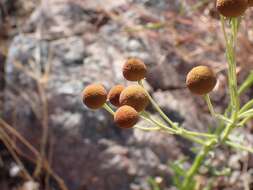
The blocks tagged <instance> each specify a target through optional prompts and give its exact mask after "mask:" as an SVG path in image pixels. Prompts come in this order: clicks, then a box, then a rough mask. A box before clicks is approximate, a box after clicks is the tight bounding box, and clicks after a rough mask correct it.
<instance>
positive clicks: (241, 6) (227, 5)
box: [216, 0, 248, 17]
mask: <svg viewBox="0 0 253 190" xmlns="http://www.w3.org/2000/svg"><path fill="white" fill-rule="evenodd" d="M247 7H248V0H217V2H216V8H217V10H218V11H219V12H220V14H222V15H223V16H225V17H238V16H241V15H242V14H243V13H244V12H245V10H246V9H247Z"/></svg>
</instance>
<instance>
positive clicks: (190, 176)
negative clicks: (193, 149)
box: [181, 140, 216, 190]
mask: <svg viewBox="0 0 253 190" xmlns="http://www.w3.org/2000/svg"><path fill="white" fill-rule="evenodd" d="M215 143H216V141H213V140H212V141H210V142H209V143H208V144H206V145H205V146H203V148H202V150H201V151H200V152H199V153H198V155H197V156H196V157H195V159H194V162H193V165H192V166H191V168H190V169H189V170H188V172H187V173H186V177H185V179H184V181H183V185H182V188H181V190H188V189H189V186H190V185H191V184H192V183H193V177H194V176H195V175H196V173H197V172H198V170H199V168H200V166H201V165H202V162H203V160H204V159H205V157H206V156H207V154H208V153H209V151H210V150H211V149H212V147H213V145H214V144H215Z"/></svg>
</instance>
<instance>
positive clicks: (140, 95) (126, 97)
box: [119, 85, 149, 112]
mask: <svg viewBox="0 0 253 190" xmlns="http://www.w3.org/2000/svg"><path fill="white" fill-rule="evenodd" d="M119 102H120V105H128V106H132V107H133V108H134V109H135V110H136V111H138V112H140V111H143V110H144V109H145V108H146V107H147V105H148V103H149V99H148V96H147V94H146V92H145V90H144V88H142V87H141V86H139V85H131V86H128V87H127V88H125V89H124V90H123V91H122V92H121V94H120V98H119Z"/></svg>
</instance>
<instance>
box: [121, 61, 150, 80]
mask: <svg viewBox="0 0 253 190" xmlns="http://www.w3.org/2000/svg"><path fill="white" fill-rule="evenodd" d="M146 74H147V67H146V65H145V64H144V63H143V61H141V60H140V59H136V58H130V59H128V60H127V61H126V63H125V64H124V66H123V76H124V77H125V79H126V80H128V81H139V80H141V79H144V78H145V76H146Z"/></svg>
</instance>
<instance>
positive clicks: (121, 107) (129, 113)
mask: <svg viewBox="0 0 253 190" xmlns="http://www.w3.org/2000/svg"><path fill="white" fill-rule="evenodd" d="M122 73H123V76H124V78H125V79H126V80H128V81H131V82H138V81H141V80H143V79H144V78H145V76H146V74H147V67H146V65H145V64H144V63H143V61H141V60H139V59H136V58H130V59H128V60H127V61H126V63H125V64H124V66H123V69H122ZM186 84H187V87H188V88H189V90H190V91H191V92H192V93H194V94H197V95H204V94H207V93H209V92H210V91H212V89H213V88H214V86H215V84H216V76H215V74H214V72H213V71H212V69H210V68H209V67H207V66H198V67H195V68H193V69H192V70H191V71H190V72H189V73H188V75H187V79H186ZM107 102H110V104H111V105H112V106H114V107H116V108H117V110H116V112H115V113H114V121H115V123H116V124H117V125H118V126H119V127H121V128H132V127H133V126H134V125H135V124H136V123H137V122H138V119H139V113H140V112H142V111H144V110H145V108H146V107H147V106H148V104H149V102H150V100H149V96H148V94H147V91H146V90H145V89H144V88H143V87H142V86H141V85H139V84H132V85H129V86H127V87H125V86H123V85H115V86H113V87H112V88H111V89H110V91H109V93H107V91H106V89H105V88H104V86H103V85H101V84H91V85H89V86H87V87H86V88H85V89H84V90H83V103H84V104H85V105H86V106H87V107H88V108H90V109H99V108H101V107H103V106H104V105H105V104H107Z"/></svg>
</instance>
